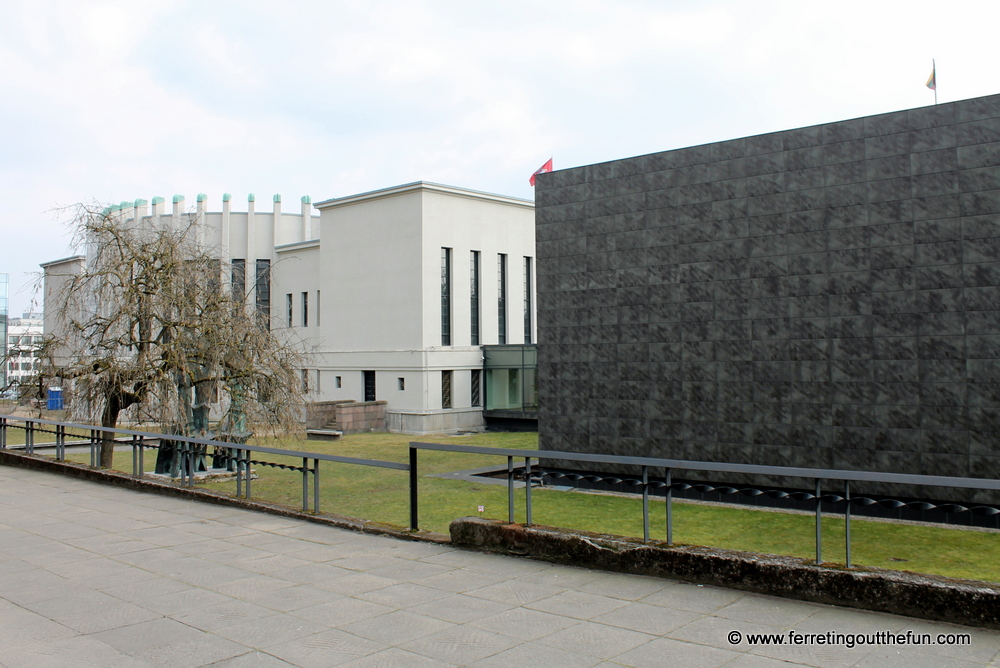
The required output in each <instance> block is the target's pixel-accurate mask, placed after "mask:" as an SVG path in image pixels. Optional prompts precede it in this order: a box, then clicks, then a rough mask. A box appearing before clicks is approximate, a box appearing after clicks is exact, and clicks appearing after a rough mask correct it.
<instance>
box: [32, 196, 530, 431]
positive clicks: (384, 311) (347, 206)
mask: <svg viewBox="0 0 1000 668" xmlns="http://www.w3.org/2000/svg"><path fill="white" fill-rule="evenodd" d="M230 205H231V201H230V197H229V196H228V195H226V196H224V197H223V202H222V211H221V212H209V211H207V210H206V198H205V197H204V196H203V195H199V196H198V198H197V203H196V207H195V210H194V211H188V210H186V209H185V206H184V198H183V197H181V196H175V197H174V199H173V207H172V210H171V211H170V212H169V213H168V212H166V211H165V210H164V201H163V200H162V198H154V199H153V202H152V210H150V208H149V204H148V203H147V202H146V201H144V200H136V201H135V202H123V203H122V204H120V205H118V206H117V207H115V208H116V209H118V210H119V211H120V212H121V214H120V215H122V216H123V218H125V219H128V218H132V217H136V218H145V217H147V216H151V217H160V218H161V219H165V218H174V219H175V222H176V223H180V222H181V220H182V219H183V220H184V222H185V223H186V222H188V221H190V220H191V219H192V217H195V218H196V219H197V222H198V223H199V224H200V231H199V233H200V234H201V235H202V240H203V241H204V242H205V243H206V244H209V245H211V246H215V247H217V248H218V249H219V253H220V256H221V257H222V258H224V259H226V260H228V261H229V262H230V264H231V266H232V270H233V276H232V279H231V280H233V281H234V282H236V283H241V284H243V285H246V286H248V287H249V286H255V289H252V290H250V291H249V292H250V294H252V295H255V297H252V298H254V299H256V302H257V306H258V307H260V308H263V309H265V310H266V311H268V312H269V313H270V321H271V327H272V328H279V327H288V328H290V329H291V330H292V333H293V335H294V336H295V337H296V338H297V339H298V340H300V341H301V343H302V347H303V352H304V353H305V356H306V360H307V366H306V368H305V369H303V370H302V373H303V381H304V383H305V384H306V386H307V388H308V396H309V399H310V400H311V401H314V402H326V401H337V400H353V401H385V402H386V406H385V408H386V419H387V426H388V428H389V429H390V430H392V431H404V432H408V433H430V432H440V431H457V430H467V429H477V428H481V427H483V426H484V425H485V420H484V416H483V407H484V401H485V399H486V396H487V395H488V394H491V395H492V396H493V397H495V398H496V401H494V402H493V404H494V405H495V406H497V407H500V408H503V407H505V406H506V405H507V404H506V403H505V402H506V397H507V396H508V395H510V396H513V395H511V394H510V393H511V392H513V389H512V388H513V386H512V385H511V382H512V380H513V379H514V374H515V373H517V372H515V371H511V372H510V373H508V372H507V371H506V370H503V369H501V370H497V371H496V372H495V373H489V374H484V371H483V361H484V349H483V346H489V345H497V344H501V345H515V344H524V343H529V344H530V343H534V341H535V315H534V313H535V289H534V286H535V280H534V255H535V252H534V249H535V234H534V230H535V226H534V205H533V203H532V202H530V201H528V200H522V199H517V198H513V197H505V196H502V195H493V194H488V193H483V192H477V191H473V190H466V189H463V188H456V187H452V186H445V185H439V184H434V183H427V182H417V183H410V184H406V185H402V186H397V187H393V188H386V189H383V190H377V191H373V192H368V193H362V194H358V195H352V196H349V197H341V198H335V199H330V200H326V201H323V202H320V203H318V204H316V205H315V207H314V206H313V205H312V203H311V202H310V200H309V198H308V197H303V198H302V201H301V209H300V211H299V212H297V213H284V212H283V211H282V210H281V198H280V196H277V195H275V197H274V198H273V201H272V208H271V210H270V211H260V212H258V211H256V210H255V202H254V197H253V196H252V195H251V196H250V197H249V201H248V206H247V211H246V212H235V211H232V210H231V206H230ZM314 208H315V210H318V213H319V215H318V216H317V215H314ZM85 261H86V260H85V258H84V257H81V256H77V257H72V258H66V259H65V260H57V261H55V262H50V263H46V264H44V265H42V266H43V268H45V270H46V277H47V282H46V291H47V292H48V291H50V290H51V289H54V286H55V285H56V284H57V283H58V277H59V276H60V275H62V276H65V275H67V274H71V273H73V272H74V271H76V270H77V269H75V268H78V267H82V266H83V263H84V262H85ZM50 284H51V285H50ZM46 326H47V327H48V326H49V325H48V323H47V324H46ZM488 377H489V379H491V381H492V384H493V385H495V387H491V388H487V383H488V382H490V381H489V380H488ZM518 382H519V383H520V386H519V389H518V392H519V393H521V392H524V390H523V386H524V378H523V377H522V378H520V379H519V380H518ZM527 393H528V394H532V388H528V390H527ZM518 396H519V397H520V394H519V395H518Z"/></svg>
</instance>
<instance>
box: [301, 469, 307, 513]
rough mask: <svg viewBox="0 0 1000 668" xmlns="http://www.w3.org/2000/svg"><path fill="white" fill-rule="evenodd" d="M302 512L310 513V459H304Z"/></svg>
mask: <svg viewBox="0 0 1000 668" xmlns="http://www.w3.org/2000/svg"><path fill="white" fill-rule="evenodd" d="M302 512H304V513H307V512H309V459H308V458H307V457H303V458H302Z"/></svg>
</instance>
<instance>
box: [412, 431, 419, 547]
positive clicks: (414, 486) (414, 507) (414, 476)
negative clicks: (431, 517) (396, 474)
mask: <svg viewBox="0 0 1000 668" xmlns="http://www.w3.org/2000/svg"><path fill="white" fill-rule="evenodd" d="M417 520H418V513H417V449H416V448H414V447H413V446H412V445H411V446H410V530H412V531H417V530H418V526H419V525H418V521H417Z"/></svg>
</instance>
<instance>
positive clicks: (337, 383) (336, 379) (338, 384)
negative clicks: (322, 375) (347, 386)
mask: <svg viewBox="0 0 1000 668" xmlns="http://www.w3.org/2000/svg"><path fill="white" fill-rule="evenodd" d="M333 384H334V386H335V387H336V388H337V389H338V390H339V389H340V388H342V387H343V383H342V382H341V379H340V376H334V377H333Z"/></svg>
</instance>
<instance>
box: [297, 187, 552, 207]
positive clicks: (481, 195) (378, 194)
mask: <svg viewBox="0 0 1000 668" xmlns="http://www.w3.org/2000/svg"><path fill="white" fill-rule="evenodd" d="M418 190H430V191H433V192H439V193H444V194H447V195H457V196H459V197H471V198H473V199H482V200H489V201H493V202H502V203H504V204H514V205H517V206H523V207H527V208H532V209H533V208H534V207H535V203H534V202H533V201H531V200H530V199H521V198H520V197H510V196H508V195H498V194H496V193H487V192H483V191H481V190H470V189H469V188H459V187H457V186H449V185H445V184H443V183H431V182H430V181H414V182H413V183H404V184H403V185H399V186H392V187H389V188H381V189H379V190H371V191H368V192H363V193H358V194H356V195H347V196H346V197H334V198H332V199H328V200H324V201H322V202H316V203H315V204H314V205H313V206H315V207H316V208H317V209H328V208H330V207H334V206H340V205H343V204H353V203H355V202H363V201H365V200H370V199H379V198H382V197H391V196H393V195H402V194H404V193H408V192H415V191H418Z"/></svg>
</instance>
